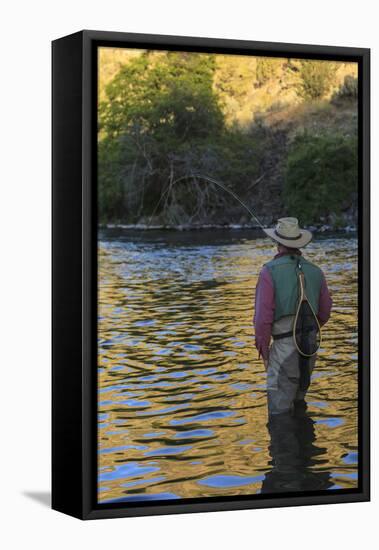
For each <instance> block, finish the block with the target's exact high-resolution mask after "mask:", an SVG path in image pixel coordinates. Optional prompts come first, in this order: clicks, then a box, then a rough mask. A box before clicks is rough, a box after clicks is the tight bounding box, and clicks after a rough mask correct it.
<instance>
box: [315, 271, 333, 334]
mask: <svg viewBox="0 0 379 550" xmlns="http://www.w3.org/2000/svg"><path fill="white" fill-rule="evenodd" d="M332 304H333V300H332V298H331V296H330V293H329V289H328V285H327V283H326V279H325V276H324V274H323V276H322V282H321V289H320V298H319V305H318V314H317V317H318V320H319V323H320V325H321V326H323V325H325V323H327V322H328V320H329V317H330V312H331V310H332Z"/></svg>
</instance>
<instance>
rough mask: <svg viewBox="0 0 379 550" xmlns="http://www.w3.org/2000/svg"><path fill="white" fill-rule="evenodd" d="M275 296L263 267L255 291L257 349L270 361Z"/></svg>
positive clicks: (266, 270)
mask: <svg viewBox="0 0 379 550" xmlns="http://www.w3.org/2000/svg"><path fill="white" fill-rule="evenodd" d="M274 310H275V296H274V285H273V282H272V278H271V275H270V272H269V270H268V269H267V268H266V267H263V269H262V270H261V272H260V274H259V277H258V283H257V286H256V289H255V312H254V320H253V322H254V327H255V347H256V348H257V350H258V352H259V356H262V357H263V358H264V359H268V350H269V346H270V340H271V330H272V323H273V321H274Z"/></svg>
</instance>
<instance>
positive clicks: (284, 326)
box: [267, 315, 316, 414]
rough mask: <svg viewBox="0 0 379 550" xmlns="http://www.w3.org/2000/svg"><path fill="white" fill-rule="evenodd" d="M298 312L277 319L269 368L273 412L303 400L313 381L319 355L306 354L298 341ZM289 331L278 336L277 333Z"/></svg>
mask: <svg viewBox="0 0 379 550" xmlns="http://www.w3.org/2000/svg"><path fill="white" fill-rule="evenodd" d="M294 318H295V316H294V315H287V316H285V317H281V318H280V319H278V320H277V321H275V322H274V323H273V326H272V336H273V342H272V344H271V346H270V351H269V361H268V368H267V402H268V412H269V414H281V413H286V412H290V411H291V410H292V409H293V407H294V405H295V404H296V401H300V402H301V401H303V400H304V397H305V395H306V393H307V390H308V388H309V385H310V377H311V374H312V371H313V368H314V365H315V362H316V355H313V356H312V357H302V356H301V355H300V354H299V352H298V349H297V347H296V345H295V342H294V338H293V334H292V329H293V324H294ZM278 335H281V336H282V335H287V336H285V337H280V338H278V339H275V336H278Z"/></svg>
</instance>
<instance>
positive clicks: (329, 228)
mask: <svg viewBox="0 0 379 550" xmlns="http://www.w3.org/2000/svg"><path fill="white" fill-rule="evenodd" d="M263 227H272V224H266V225H263ZM98 228H99V230H104V229H120V230H131V231H135V230H137V231H152V230H154V231H204V230H206V231H208V230H210V229H223V230H224V229H225V230H260V229H261V227H260V226H259V225H257V224H237V223H230V224H201V225H200V224H199V225H196V224H178V225H167V224H161V225H157V224H154V225H150V224H146V223H136V224H123V223H108V224H99V226H98ZM304 229H308V230H309V231H312V232H313V233H356V232H357V230H358V229H357V226H356V225H355V224H350V225H346V226H342V227H341V226H340V225H338V226H337V225H330V224H322V225H321V224H320V225H318V226H315V225H309V226H304Z"/></svg>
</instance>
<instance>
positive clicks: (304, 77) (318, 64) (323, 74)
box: [298, 60, 337, 100]
mask: <svg viewBox="0 0 379 550" xmlns="http://www.w3.org/2000/svg"><path fill="white" fill-rule="evenodd" d="M336 70H337V66H336V64H335V63H331V62H330V61H311V60H304V61H302V62H301V65H300V77H301V79H300V84H299V86H298V93H299V95H300V96H301V97H303V98H304V99H306V100H309V99H310V100H314V99H320V98H322V97H324V96H325V95H326V94H327V93H328V92H329V90H330V88H331V85H332V83H333V81H334V78H335V73H336Z"/></svg>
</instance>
